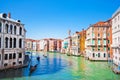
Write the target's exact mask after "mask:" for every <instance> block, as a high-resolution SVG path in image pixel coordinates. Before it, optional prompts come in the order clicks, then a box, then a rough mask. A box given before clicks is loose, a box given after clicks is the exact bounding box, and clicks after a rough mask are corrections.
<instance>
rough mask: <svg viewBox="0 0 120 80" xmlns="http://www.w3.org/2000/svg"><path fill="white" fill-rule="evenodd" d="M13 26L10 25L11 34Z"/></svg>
mask: <svg viewBox="0 0 120 80" xmlns="http://www.w3.org/2000/svg"><path fill="white" fill-rule="evenodd" d="M12 30H13V26H12V25H10V33H11V34H12Z"/></svg>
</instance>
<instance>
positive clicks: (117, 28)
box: [112, 7, 120, 65]
mask: <svg viewBox="0 0 120 80" xmlns="http://www.w3.org/2000/svg"><path fill="white" fill-rule="evenodd" d="M112 35H113V38H112V40H113V43H112V48H113V63H115V64H116V65H118V64H120V7H119V9H118V10H117V11H116V12H115V13H114V14H113V15H112Z"/></svg>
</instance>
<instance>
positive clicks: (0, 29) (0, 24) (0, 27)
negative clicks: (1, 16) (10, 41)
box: [0, 22, 2, 33]
mask: <svg viewBox="0 0 120 80" xmlns="http://www.w3.org/2000/svg"><path fill="white" fill-rule="evenodd" d="M1 32H2V23H1V22H0V33H1Z"/></svg>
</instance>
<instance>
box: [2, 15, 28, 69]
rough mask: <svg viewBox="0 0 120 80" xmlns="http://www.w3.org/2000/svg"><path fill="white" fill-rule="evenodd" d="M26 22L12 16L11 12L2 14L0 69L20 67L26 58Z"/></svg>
mask: <svg viewBox="0 0 120 80" xmlns="http://www.w3.org/2000/svg"><path fill="white" fill-rule="evenodd" d="M25 34H26V30H25V28H24V24H22V23H21V22H20V20H14V19H12V18H11V14H10V13H8V15H7V14H6V13H2V14H0V69H6V68H13V67H16V66H17V67H19V66H22V65H23V64H24V60H25V58H24V57H25V54H24V53H25V43H24V42H25Z"/></svg>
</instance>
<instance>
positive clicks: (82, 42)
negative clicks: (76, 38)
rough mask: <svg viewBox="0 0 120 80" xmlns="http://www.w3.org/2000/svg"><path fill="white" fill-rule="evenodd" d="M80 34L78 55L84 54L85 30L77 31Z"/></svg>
mask: <svg viewBox="0 0 120 80" xmlns="http://www.w3.org/2000/svg"><path fill="white" fill-rule="evenodd" d="M79 34H80V55H82V56H84V54H85V39H86V30H82V31H81V32H79Z"/></svg>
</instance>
